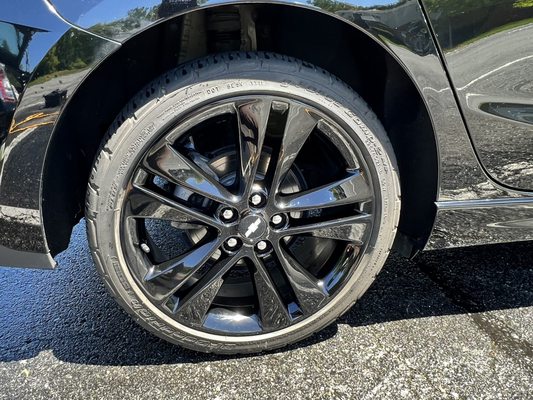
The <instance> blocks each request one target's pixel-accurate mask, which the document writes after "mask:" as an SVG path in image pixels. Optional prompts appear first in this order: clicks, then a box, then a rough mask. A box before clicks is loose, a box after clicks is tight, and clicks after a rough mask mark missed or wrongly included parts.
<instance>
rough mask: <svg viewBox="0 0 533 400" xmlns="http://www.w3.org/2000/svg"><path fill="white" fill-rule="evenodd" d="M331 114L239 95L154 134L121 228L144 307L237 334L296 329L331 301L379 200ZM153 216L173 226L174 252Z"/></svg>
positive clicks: (359, 155)
mask: <svg viewBox="0 0 533 400" xmlns="http://www.w3.org/2000/svg"><path fill="white" fill-rule="evenodd" d="M334 118H335V117H334V116H331V115H329V114H328V112H327V110H320V109H318V107H316V106H313V105H310V104H307V103H304V102H302V101H301V100H295V99H289V98H281V97H278V96H267V95H264V96H263V95H261V96H254V97H249V96H247V97H238V98H231V99H226V100H224V101H221V102H218V103H217V104H213V105H210V106H207V107H205V108H203V109H201V110H199V111H197V112H195V113H194V114H191V115H189V116H187V117H185V118H182V119H181V120H180V121H179V122H178V123H176V124H175V125H174V126H173V127H172V128H171V129H169V130H168V131H166V132H164V133H163V134H162V137H161V138H160V139H158V140H157V141H156V142H155V143H154V144H153V145H152V147H151V148H150V149H149V150H148V151H147V152H146V153H145V154H144V155H143V156H142V158H141V160H140V162H139V163H138V165H137V166H136V168H135V170H134V171H132V174H131V180H130V183H129V185H128V188H127V190H126V193H125V196H124V204H123V207H122V216H121V221H122V222H121V225H120V226H121V232H120V238H121V247H122V249H123V254H124V256H125V260H126V264H127V266H128V268H129V270H130V272H131V274H132V276H133V277H134V280H135V283H136V284H137V285H138V286H139V288H140V289H141V290H142V291H143V293H144V294H145V295H146V296H147V298H148V299H149V301H150V302H152V303H153V305H155V306H156V307H157V308H159V309H160V310H161V311H162V312H164V313H165V314H167V315H168V316H170V318H171V319H172V320H174V321H176V322H177V323H178V324H183V325H186V326H188V327H189V328H193V329H195V330H201V331H206V332H209V333H212V334H213V333H214V334H220V335H224V336H232V335H235V336H238V335H260V334H263V333H271V332H274V331H279V330H282V329H284V328H287V327H293V326H295V325H297V324H299V323H301V322H303V321H305V320H306V319H307V318H308V317H310V316H312V315H314V314H316V313H317V312H318V311H319V310H320V309H321V308H323V307H324V306H325V305H326V304H327V303H328V302H330V301H331V300H332V299H333V298H335V296H336V295H337V294H338V292H339V291H340V290H341V288H342V287H343V286H344V284H345V283H346V281H347V280H349V278H350V277H351V276H352V274H353V272H354V271H355V269H356V268H357V266H358V263H359V260H360V259H361V257H362V254H363V253H364V252H365V249H366V245H367V241H368V240H369V238H370V236H371V232H372V228H373V226H374V221H375V215H376V211H375V209H374V208H375V203H376V202H375V201H374V199H375V197H376V196H375V193H374V190H373V185H372V182H371V178H370V176H371V174H370V171H369V169H368V166H367V163H366V162H365V158H364V156H363V154H364V149H363V147H362V146H361V145H360V144H357V143H356V142H355V140H354V139H353V137H352V136H350V135H349V134H348V133H347V131H346V130H345V129H344V128H343V127H342V125H341V123H339V122H337V121H335V119H334ZM214 130H216V132H217V133H219V134H218V135H214V134H213V131H214ZM222 131H223V132H224V133H223V134H222V133H220V132H222ZM209 133H210V134H211V136H209V138H210V140H209V141H206V140H205V137H206V136H205V135H207V134H209ZM218 136H221V137H220V138H219V137H218ZM202 138H204V140H202ZM211 138H212V139H213V140H211ZM211 141H212V142H216V143H213V144H209V145H205V143H206V142H211ZM311 142H312V143H311ZM317 143H320V144H323V146H322V147H319V148H320V152H319V153H318V155H319V156H320V160H319V159H318V158H316V155H317V154H313V151H315V152H316V148H317V145H316V144H317ZM313 149H315V150H313ZM220 154H222V156H220ZM224 154H230V156H224ZM231 155H233V157H232V156H231ZM224 157H225V158H224ZM322 158H325V159H326V161H323V160H322ZM221 159H224V160H225V161H224V162H220V161H219V160H221ZM232 159H233V162H232V161H231V160H232ZM315 163H318V164H319V165H320V166H322V167H323V168H321V170H323V171H324V170H326V171H327V172H328V173H320V171H316V170H314V169H313V164H315ZM321 164H324V165H321ZM326 164H327V165H326ZM325 167H327V168H325ZM330 171H333V172H331V174H329V172H330ZM317 175H320V177H317ZM329 175H331V176H329ZM154 221H155V222H154ZM151 223H155V225H157V224H160V223H161V224H163V225H165V227H166V228H168V227H169V226H170V231H172V233H171V234H169V235H167V236H166V238H168V237H170V240H167V241H169V242H170V243H171V244H170V247H172V248H173V249H174V250H175V252H174V253H173V254H170V253H168V252H167V253H166V254H165V252H164V251H163V250H162V246H161V243H160V242H159V241H158V240H157V238H156V236H158V235H159V233H154V229H152V228H151V226H150V224H151ZM156 228H157V227H156ZM157 229H158V228H157ZM157 229H156V230H157ZM174 242H176V244H174ZM178 248H179V251H177V250H176V249H178Z"/></svg>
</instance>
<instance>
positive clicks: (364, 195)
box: [279, 170, 372, 212]
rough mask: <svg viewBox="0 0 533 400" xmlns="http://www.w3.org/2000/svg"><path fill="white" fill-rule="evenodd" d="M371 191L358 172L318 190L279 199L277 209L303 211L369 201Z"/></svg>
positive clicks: (353, 172) (350, 173)
mask: <svg viewBox="0 0 533 400" xmlns="http://www.w3.org/2000/svg"><path fill="white" fill-rule="evenodd" d="M371 198H372V191H371V190H370V186H369V185H368V183H367V182H366V179H365V176H364V175H363V174H362V173H361V172H360V171H359V170H353V171H350V172H349V175H348V177H346V178H344V179H341V180H340V181H337V182H334V183H330V184H327V185H324V186H321V187H319V188H315V189H311V190H306V191H304V192H300V193H296V194H293V195H288V196H281V197H280V204H279V207H280V208H281V209H283V210H284V211H288V212H292V211H304V210H312V209H316V208H326V207H336V206H341V205H346V204H353V203H359V202H364V201H368V200H371Z"/></svg>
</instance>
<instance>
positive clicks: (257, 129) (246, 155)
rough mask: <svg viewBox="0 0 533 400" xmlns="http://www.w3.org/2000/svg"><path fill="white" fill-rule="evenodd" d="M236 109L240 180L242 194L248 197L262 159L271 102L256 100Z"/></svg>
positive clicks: (237, 106)
mask: <svg viewBox="0 0 533 400" xmlns="http://www.w3.org/2000/svg"><path fill="white" fill-rule="evenodd" d="M235 107H236V110H237V112H236V115H237V121H238V125H239V170H238V179H239V183H240V186H241V188H240V190H241V193H242V194H243V196H246V197H248V196H249V194H250V192H251V188H252V186H253V184H254V181H255V175H256V173H257V167H258V165H259V160H260V158H261V151H262V149H263V142H264V140H265V134H266V127H267V123H268V117H269V115H270V101H263V100H256V101H253V102H248V103H246V104H240V105H236V106H235Z"/></svg>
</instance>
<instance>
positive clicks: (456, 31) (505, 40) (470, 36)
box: [421, 0, 533, 190]
mask: <svg viewBox="0 0 533 400" xmlns="http://www.w3.org/2000/svg"><path fill="white" fill-rule="evenodd" d="M421 1H422V4H423V5H424V7H425V10H426V12H427V15H428V18H429V19H430V21H431V24H432V27H433V29H434V32H435V35H436V37H437V41H438V44H439V46H440V49H441V51H442V52H443V56H444V60H445V63H446V65H447V68H448V71H449V74H450V78H451V80H452V83H453V86H454V87H455V91H456V95H457V98H458V101H459V103H460V106H461V108H462V111H463V114H464V117H465V120H466V124H467V127H468V129H469V132H470V135H471V139H472V141H473V144H474V147H475V149H476V152H477V154H478V157H479V159H480V161H481V163H482V164H483V166H484V168H485V170H486V171H487V172H488V174H489V175H490V176H491V177H492V178H493V179H494V180H496V181H498V182H500V183H502V184H503V185H505V186H508V187H512V188H516V189H522V190H533V0H421Z"/></svg>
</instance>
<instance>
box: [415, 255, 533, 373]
mask: <svg viewBox="0 0 533 400" xmlns="http://www.w3.org/2000/svg"><path fill="white" fill-rule="evenodd" d="M416 264H417V266H418V268H419V269H420V271H421V272H422V273H423V274H424V275H426V276H427V277H428V278H429V279H430V280H431V281H432V282H434V283H435V284H436V285H437V286H438V287H439V289H440V290H441V292H442V293H443V294H444V296H446V298H447V299H448V300H450V302H452V303H453V304H454V305H455V306H457V307H459V308H461V309H463V310H465V311H466V312H467V313H468V316H469V317H470V318H471V319H472V321H473V322H474V324H475V325H476V326H477V327H478V329H480V330H481V331H482V332H484V333H485V334H486V335H487V336H488V337H489V338H490V339H491V340H492V342H493V343H494V345H495V346H496V347H497V348H498V349H500V350H502V351H503V352H504V353H505V354H506V355H507V356H508V357H510V358H511V359H512V360H513V361H514V362H516V363H517V364H518V365H519V366H520V367H521V368H523V369H524V370H526V371H528V372H529V373H530V374H533V345H532V344H531V343H529V342H528V341H527V340H522V339H520V337H519V336H518V334H517V333H516V332H515V331H514V329H512V328H511V327H509V326H508V325H507V324H505V323H504V322H503V321H502V320H501V319H499V318H498V317H495V316H490V315H486V314H482V313H483V312H486V311H487V307H485V305H484V304H480V303H479V302H477V301H476V300H475V299H474V298H472V297H471V296H469V294H468V293H467V292H465V291H463V290H461V289H460V288H458V287H452V286H451V285H450V284H449V283H448V281H447V280H445V279H443V278H441V277H440V276H439V274H438V273H437V272H436V271H435V270H434V269H433V268H432V267H431V266H430V265H429V264H427V263H424V262H418V263H416Z"/></svg>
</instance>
